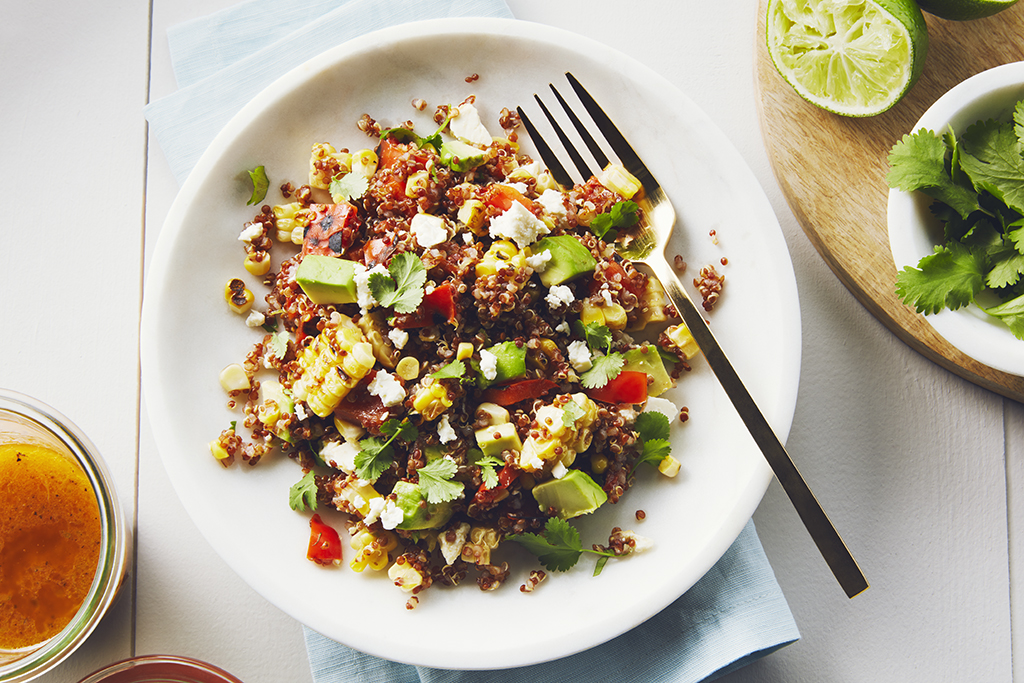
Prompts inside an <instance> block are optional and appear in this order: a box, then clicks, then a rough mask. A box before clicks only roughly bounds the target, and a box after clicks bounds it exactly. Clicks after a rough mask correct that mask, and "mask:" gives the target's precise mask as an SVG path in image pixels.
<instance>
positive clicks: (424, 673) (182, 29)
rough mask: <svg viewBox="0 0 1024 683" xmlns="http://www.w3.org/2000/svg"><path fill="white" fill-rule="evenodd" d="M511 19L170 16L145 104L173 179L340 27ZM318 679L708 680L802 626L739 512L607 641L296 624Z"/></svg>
mask: <svg viewBox="0 0 1024 683" xmlns="http://www.w3.org/2000/svg"><path fill="white" fill-rule="evenodd" d="M453 16H477V17H505V18H512V13H511V12H510V10H509V8H508V6H507V5H506V4H505V2H504V0H248V1H247V2H243V3H241V4H239V5H235V6H233V7H229V8H227V9H225V10H223V11H220V12H217V13H215V14H211V15H209V16H206V17H201V18H199V19H195V20H193V21H189V22H187V23H184V24H180V25H178V26H174V27H172V28H171V29H170V30H169V31H168V40H169V44H170V50H171V59H172V64H173V67H174V73H175V77H176V79H177V82H178V87H179V89H178V90H177V91H176V92H175V93H173V94H171V95H169V96H167V97H164V98H161V99H159V100H156V101H154V102H152V103H150V104H149V105H148V106H147V107H146V108H145V115H146V118H147V119H148V120H149V124H150V126H151V128H152V130H153V132H154V134H155V136H156V139H157V141H158V142H159V144H160V147H161V149H162V150H163V152H164V155H165V156H166V158H167V161H168V163H169V164H170V167H171V170H172V172H173V173H174V176H175V178H176V179H177V181H178V183H179V184H180V183H183V182H184V180H185V178H186V177H187V176H188V173H189V171H191V169H192V167H193V166H194V165H195V163H196V161H198V159H199V157H200V156H201V155H202V153H203V151H204V150H205V149H206V147H207V146H208V145H209V144H210V142H211V141H212V140H213V138H214V137H215V136H216V135H217V133H218V132H219V131H220V129H221V128H222V127H223V126H224V125H225V124H226V123H227V122H228V121H229V120H230V119H231V117H232V116H234V114H235V113H236V112H238V110H239V109H241V108H242V106H244V105H245V104H246V103H247V102H248V101H249V100H250V99H252V98H253V97H254V96H255V95H256V94H257V93H258V92H259V91H260V90H262V89H263V88H264V87H265V86H267V85H269V84H270V83H271V82H272V81H274V80H275V79H277V78H278V77H279V76H282V75H284V74H285V73H287V72H288V71H290V70H291V69H292V68H294V67H296V66H298V65H300V64H302V63H303V62H305V61H306V60H308V59H310V58H312V57H314V56H316V55H317V54H319V53H321V52H323V51H324V50H326V49H328V48H331V47H334V46H335V45H338V44H340V43H342V42H344V41H346V40H348V39H350V38H354V37H356V36H359V35H362V34H365V33H369V32H370V31H373V30H376V29H380V28H385V27H387V26H392V25H395V24H400V23H403V22H404V21H406V20H410V19H411V18H415V19H433V18H443V17H453ZM305 635H306V647H307V651H308V653H309V662H310V669H311V671H312V674H313V680H314V681H316V683H405V682H407V681H408V682H431V683H457V682H459V681H476V680H480V679H481V678H483V679H484V680H487V681H494V682H497V683H513V682H514V683H519V682H522V683H527V682H528V683H538V682H543V681H557V682H559V683H573V682H575V681H580V682H582V681H587V682H588V683H589V682H590V681H594V680H632V681H645V682H646V681H652V682H653V681H674V682H679V683H697V682H699V681H710V680H714V679H715V678H718V677H720V676H722V675H724V674H726V673H728V672H730V671H734V670H735V669H737V668H739V667H741V666H744V665H745V664H748V663H750V662H752V661H754V660H755V659H758V658H760V657H763V656H764V655H766V654H769V653H771V652H774V651H775V650H778V649H779V648H781V647H784V646H785V645H788V644H790V643H792V642H794V641H795V640H797V639H798V638H799V637H800V634H799V631H798V630H797V627H796V623H795V622H794V621H793V615H792V613H791V612H790V610H789V606H788V605H787V604H786V599H785V597H784V596H783V595H782V591H781V590H780V589H779V585H778V583H777V582H776V580H775V574H774V573H773V572H772V568H771V565H769V563H768V559H767V558H766V557H765V554H764V550H763V549H762V548H761V542H760V540H759V539H758V537H757V532H756V531H755V529H754V524H753V522H749V523H748V524H747V525H746V527H745V528H744V529H743V531H742V533H740V535H739V537H738V538H737V539H736V541H735V543H733V545H732V547H731V548H729V550H728V551H727V552H726V553H725V555H723V556H722V558H721V559H720V560H719V561H718V563H717V564H715V566H714V567H713V568H712V569H711V570H710V571H709V572H708V573H707V574H706V575H705V576H704V577H703V578H702V579H701V580H700V581H698V582H697V584H696V585H694V586H693V587H692V588H691V589H690V590H689V591H687V592H686V594H684V595H683V596H682V597H680V598H679V599H677V600H676V601H675V602H674V603H672V604H671V605H670V606H669V607H667V608H666V609H664V610H663V611H662V612H661V613H659V614H657V615H655V616H654V617H652V618H651V619H650V620H648V621H647V622H646V623H644V624H642V625H640V626H638V627H637V628H635V629H633V630H632V631H629V632H627V633H625V634H623V635H621V636H619V637H617V638H615V639H613V640H612V641H610V642H608V643H606V644H604V645H601V646H598V647H595V648H592V649H590V650H587V651H585V652H581V653H579V654H576V655H573V656H571V657H567V658H565V659H561V660H557V661H555V662H549V663H546V664H541V665H535V666H529V667H524V668H519V669H505V670H502V671H489V672H463V671H452V670H442V669H428V668H425V667H413V666H409V665H405V664H397V663H395V662H389V661H387V660H383V659H379V658H377V657H373V656H370V655H366V654H363V653H361V652H358V651H356V650H353V649H351V648H348V647H345V646H344V645H341V644H339V643H336V642H334V641H332V640H329V639H327V638H325V637H324V636H322V635H320V634H319V633H316V632H314V631H311V630H309V629H306V631H305Z"/></svg>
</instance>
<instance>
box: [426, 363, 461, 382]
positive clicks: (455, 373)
mask: <svg viewBox="0 0 1024 683" xmlns="http://www.w3.org/2000/svg"><path fill="white" fill-rule="evenodd" d="M464 374H466V364H465V363H463V362H462V361H461V360H453V361H452V362H450V363H448V364H447V365H445V366H443V367H441V368H440V369H438V370H437V371H435V372H432V373H431V374H430V376H431V377H433V378H434V379H458V378H459V377H462V376H463V375H464Z"/></svg>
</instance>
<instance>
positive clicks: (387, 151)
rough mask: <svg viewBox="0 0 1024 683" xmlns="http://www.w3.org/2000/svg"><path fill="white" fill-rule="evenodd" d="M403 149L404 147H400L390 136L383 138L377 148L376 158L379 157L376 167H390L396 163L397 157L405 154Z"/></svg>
mask: <svg viewBox="0 0 1024 683" xmlns="http://www.w3.org/2000/svg"><path fill="white" fill-rule="evenodd" d="M405 151H406V150H405V148H404V147H400V146H399V145H398V143H397V142H395V141H394V140H393V139H392V138H390V137H386V138H384V139H383V140H381V141H380V145H379V146H378V148H377V158H378V159H379V161H378V164H377V168H391V167H392V166H394V165H395V164H396V163H398V159H399V158H400V157H401V156H402V155H403V154H405Z"/></svg>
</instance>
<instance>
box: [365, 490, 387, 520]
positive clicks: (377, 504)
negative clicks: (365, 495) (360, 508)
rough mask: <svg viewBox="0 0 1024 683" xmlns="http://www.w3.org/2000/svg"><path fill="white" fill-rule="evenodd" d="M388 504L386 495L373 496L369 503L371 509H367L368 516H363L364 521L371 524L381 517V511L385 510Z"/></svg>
mask: <svg viewBox="0 0 1024 683" xmlns="http://www.w3.org/2000/svg"><path fill="white" fill-rule="evenodd" d="M386 505H387V499H386V498H385V497H384V496H378V497H376V498H371V499H370V503H369V508H370V509H369V510H368V511H367V513H366V517H364V518H363V523H365V524H366V525H367V526H369V525H371V524H373V523H374V522H376V521H377V520H378V519H380V513H382V512H384V507H385V506H386Z"/></svg>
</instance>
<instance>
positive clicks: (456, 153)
mask: <svg viewBox="0 0 1024 683" xmlns="http://www.w3.org/2000/svg"><path fill="white" fill-rule="evenodd" d="M440 159H441V163H442V164H444V165H445V166H447V167H448V168H450V169H452V170H453V171H459V172H460V173H464V172H466V171H468V170H470V169H473V168H476V167H477V166H479V165H480V164H482V163H484V162H485V161H486V160H487V153H486V152H485V151H484V150H482V149H480V148H479V147H474V146H473V145H467V144H466V143H465V142H462V141H461V140H445V141H444V142H442V143H441V151H440Z"/></svg>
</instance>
